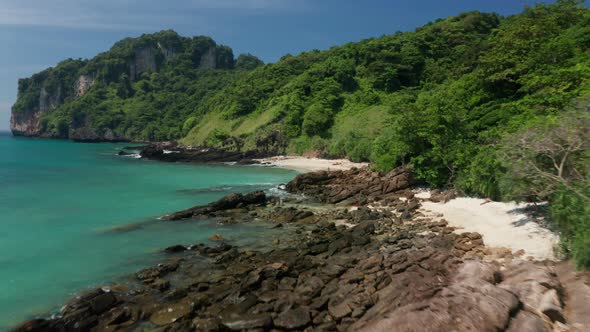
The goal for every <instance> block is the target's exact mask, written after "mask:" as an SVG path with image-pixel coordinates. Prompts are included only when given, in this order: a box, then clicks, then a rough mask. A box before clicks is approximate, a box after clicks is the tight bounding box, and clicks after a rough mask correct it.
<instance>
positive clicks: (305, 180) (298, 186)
mask: <svg viewBox="0 0 590 332" xmlns="http://www.w3.org/2000/svg"><path fill="white" fill-rule="evenodd" d="M415 183H416V182H415V181H414V179H413V178H412V173H411V170H410V169H409V168H407V167H399V168H396V169H394V170H393V171H391V172H389V173H381V172H373V171H371V170H370V169H369V168H362V169H357V168H353V169H351V170H347V171H333V172H328V171H320V172H311V173H304V174H300V175H298V176H297V177H296V178H295V179H294V180H293V181H291V182H289V184H287V191H289V192H291V193H301V194H305V195H309V196H310V197H314V198H316V199H318V200H319V201H321V202H323V203H332V204H334V203H340V204H342V205H357V204H360V205H364V204H366V203H367V202H369V201H390V200H396V201H397V198H398V197H399V194H398V193H397V192H398V191H400V190H402V189H406V188H408V187H410V186H411V185H413V184H415Z"/></svg>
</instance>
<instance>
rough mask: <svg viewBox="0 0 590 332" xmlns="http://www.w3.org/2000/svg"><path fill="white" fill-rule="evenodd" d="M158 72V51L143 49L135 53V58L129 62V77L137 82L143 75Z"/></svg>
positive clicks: (149, 48)
mask: <svg viewBox="0 0 590 332" xmlns="http://www.w3.org/2000/svg"><path fill="white" fill-rule="evenodd" d="M156 70H157V66H156V49H154V48H153V47H146V48H141V49H139V50H137V51H135V58H133V60H130V61H129V77H130V78H131V80H133V81H135V80H137V79H138V78H139V76H140V75H141V74H143V73H153V72H155V71H156Z"/></svg>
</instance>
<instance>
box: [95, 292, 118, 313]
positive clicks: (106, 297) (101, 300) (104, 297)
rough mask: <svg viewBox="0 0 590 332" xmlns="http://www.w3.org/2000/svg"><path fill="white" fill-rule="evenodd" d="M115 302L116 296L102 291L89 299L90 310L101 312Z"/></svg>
mask: <svg viewBox="0 0 590 332" xmlns="http://www.w3.org/2000/svg"><path fill="white" fill-rule="evenodd" d="M115 303H117V298H116V297H115V295H113V294H112V293H110V292H109V293H103V294H100V295H98V296H96V297H94V298H92V299H91V300H90V301H89V304H90V307H91V308H92V312H94V313H95V314H101V313H103V312H105V311H107V310H108V309H110V308H112V307H113V306H114V305H115Z"/></svg>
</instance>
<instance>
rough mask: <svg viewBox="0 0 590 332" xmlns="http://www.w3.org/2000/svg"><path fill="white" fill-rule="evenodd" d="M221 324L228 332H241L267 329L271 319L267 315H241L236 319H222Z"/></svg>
mask: <svg viewBox="0 0 590 332" xmlns="http://www.w3.org/2000/svg"><path fill="white" fill-rule="evenodd" d="M222 324H223V325H224V326H225V327H227V328H228V329H230V330H233V331H242V330H246V329H255V328H263V327H268V326H270V325H271V324H272V318H271V316H270V314H268V313H261V314H243V315H240V316H238V317H232V318H227V319H224V320H222Z"/></svg>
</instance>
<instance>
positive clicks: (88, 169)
mask: <svg viewBox="0 0 590 332" xmlns="http://www.w3.org/2000/svg"><path fill="white" fill-rule="evenodd" d="M121 147H122V145H121V144H106V143H104V144H83V143H75V142H70V141H63V140H41V139H27V138H14V137H12V136H10V134H7V133H0V330H5V329H7V328H9V327H10V326H14V324H17V323H18V322H21V321H22V320H25V319H28V318H33V317H37V316H40V315H41V316H43V315H45V314H47V313H48V312H52V311H53V312H55V311H56V310H58V309H59V306H60V305H61V304H62V303H63V302H64V301H65V300H67V299H68V298H70V297H72V296H74V295H75V294H76V293H78V292H81V291H83V290H86V289H89V288H92V287H97V286H100V285H103V284H105V283H108V282H109V281H113V280H117V279H120V278H123V277H124V276H126V275H129V274H131V273H133V272H135V271H138V270H140V269H142V268H145V267H148V266H150V265H151V264H155V263H157V262H159V261H162V260H163V259H164V255H163V254H162V253H161V251H162V249H163V248H165V247H167V246H171V245H174V244H186V245H189V244H194V243H198V242H207V241H208V240H207V239H208V237H209V236H210V235H212V234H221V235H222V236H223V237H225V238H227V239H230V240H233V241H234V242H235V243H237V244H242V245H251V244H254V243H256V241H261V240H263V239H261V237H263V236H264V231H265V230H267V228H266V227H267V226H264V225H260V224H250V225H223V226H222V225H219V224H216V223H215V222H213V221H199V222H165V221H160V220H158V219H157V218H158V217H159V216H162V215H164V214H166V213H168V212H174V211H177V210H181V209H185V208H189V207H192V206H194V205H202V204H206V203H209V202H212V201H214V200H216V199H219V198H221V197H223V196H224V195H226V194H228V193H230V192H235V191H239V192H247V191H252V190H258V189H262V190H268V189H271V188H274V187H276V186H277V185H278V184H281V183H285V182H288V181H289V180H291V179H292V178H293V177H294V176H295V174H296V173H295V172H293V171H288V170H284V169H276V168H264V167H257V166H226V165H215V166H213V165H211V166H209V165H207V166H205V165H194V164H168V163H160V162H155V161H149V160H143V159H136V158H133V157H120V156H117V155H116V153H117V152H118V151H119V150H120V148H121Z"/></svg>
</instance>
